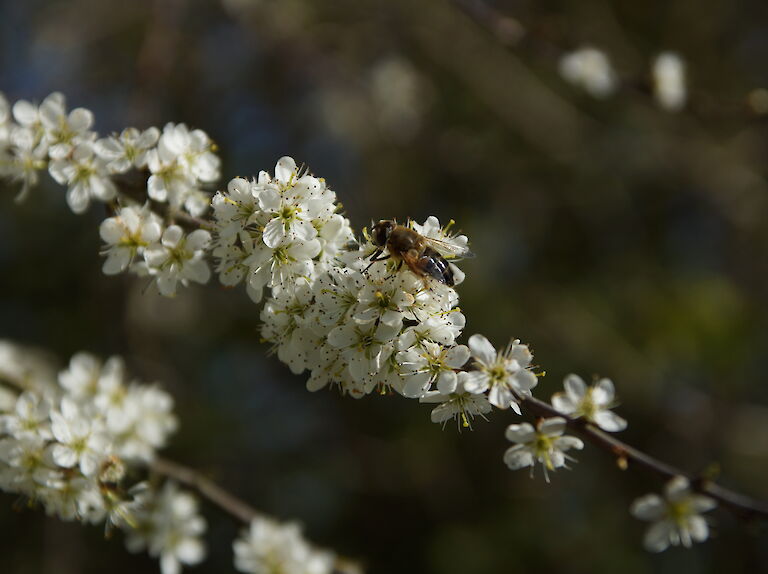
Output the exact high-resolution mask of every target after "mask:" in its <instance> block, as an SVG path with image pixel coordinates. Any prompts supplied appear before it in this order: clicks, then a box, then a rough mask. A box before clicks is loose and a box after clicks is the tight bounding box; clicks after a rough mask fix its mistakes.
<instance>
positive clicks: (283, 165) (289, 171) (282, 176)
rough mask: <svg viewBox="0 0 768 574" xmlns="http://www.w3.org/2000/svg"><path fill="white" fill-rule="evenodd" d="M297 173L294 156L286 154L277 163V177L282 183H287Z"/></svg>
mask: <svg viewBox="0 0 768 574" xmlns="http://www.w3.org/2000/svg"><path fill="white" fill-rule="evenodd" d="M295 173H296V162H295V161H294V160H293V158H292V157H288V156H285V157H281V158H280V159H279V160H277V165H276V166H275V179H277V180H278V181H279V182H280V183H283V184H287V183H288V182H289V181H290V180H291V177H293V175H294V174H295Z"/></svg>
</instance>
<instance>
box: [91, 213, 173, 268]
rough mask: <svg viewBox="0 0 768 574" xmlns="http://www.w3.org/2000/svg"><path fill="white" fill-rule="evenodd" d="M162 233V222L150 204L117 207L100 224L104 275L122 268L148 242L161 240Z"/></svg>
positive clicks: (140, 251)
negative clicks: (112, 215) (104, 245)
mask: <svg viewBox="0 0 768 574" xmlns="http://www.w3.org/2000/svg"><path fill="white" fill-rule="evenodd" d="M162 232H163V222H162V220H161V219H160V217H159V216H158V215H157V214H155V213H153V212H152V211H151V210H150V209H149V205H144V206H143V207H139V206H137V205H126V206H124V207H121V208H119V209H118V210H117V213H116V215H115V216H114V217H109V218H107V219H105V220H104V221H102V222H101V226H100V227H99V234H100V235H101V238H102V240H104V242H105V243H106V244H107V245H106V248H105V249H104V251H103V252H102V254H103V255H106V256H107V258H106V260H105V261H104V265H103V266H102V271H103V272H104V273H105V274H106V275H115V274H116V273H121V272H123V271H125V270H126V269H127V268H128V266H129V265H130V264H131V263H132V262H133V260H134V258H135V257H136V256H137V255H142V254H143V253H144V249H145V248H146V247H147V246H148V245H150V244H152V243H156V242H157V241H159V240H160V236H161V235H162Z"/></svg>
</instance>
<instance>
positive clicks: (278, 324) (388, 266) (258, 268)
mask: <svg viewBox="0 0 768 574" xmlns="http://www.w3.org/2000/svg"><path fill="white" fill-rule="evenodd" d="M212 203H213V210H214V217H215V225H214V236H215V237H214V240H213V249H212V252H213V255H214V257H215V258H216V261H217V262H216V270H217V272H218V274H219V279H220V281H221V282H222V283H223V284H224V285H228V286H232V285H236V284H238V283H240V282H245V284H246V290H247V292H248V294H249V295H250V297H251V298H252V299H253V300H254V301H256V302H259V301H262V299H264V307H263V310H262V312H261V321H262V327H261V335H262V338H263V339H264V340H265V341H267V342H269V343H270V344H271V345H272V348H273V350H274V352H275V353H276V354H277V356H278V358H279V359H280V360H281V361H283V362H284V363H286V364H287V365H288V366H289V367H290V368H291V370H292V371H293V372H294V373H297V374H299V373H302V372H304V371H308V372H309V377H308V380H307V388H308V389H309V390H311V391H316V390H319V389H322V388H324V387H327V386H336V387H338V388H339V389H340V390H341V391H342V392H343V393H345V394H349V395H351V396H353V397H356V398H360V397H362V396H365V395H368V394H370V393H373V392H374V391H375V392H378V393H389V392H394V393H398V394H401V395H403V396H405V397H409V398H414V399H419V400H421V401H422V402H426V403H433V404H434V403H436V404H437V406H436V407H435V408H434V410H433V411H432V420H433V421H435V422H445V421H446V420H448V419H450V418H453V417H456V418H457V419H458V420H460V421H461V422H462V423H463V424H464V425H467V426H468V425H469V420H470V419H471V418H472V417H473V416H475V415H483V414H485V413H487V412H489V411H490V410H491V405H495V406H497V407H498V408H502V409H504V408H509V407H510V406H511V407H513V408H515V409H516V410H518V411H519V409H518V407H517V402H518V400H519V397H520V396H524V395H525V394H526V393H530V389H531V388H533V387H534V386H535V385H536V376H535V375H534V374H533V372H532V371H531V369H530V367H531V361H532V355H531V353H530V351H529V350H528V347H527V346H525V345H523V344H520V342H519V341H514V342H513V343H512V344H511V345H510V346H509V347H508V348H507V349H506V350H505V351H503V352H502V353H497V352H496V350H495V349H494V348H493V347H492V346H491V344H490V343H489V342H488V340H487V339H485V338H484V337H482V336H480V335H475V336H474V337H472V338H470V341H469V346H466V345H461V344H458V343H457V338H458V337H459V336H460V335H461V332H462V330H463V328H464V325H465V322H466V320H465V317H464V315H463V314H462V313H461V311H460V310H459V308H458V302H459V297H458V294H457V292H456V290H455V289H454V288H453V286H449V285H448V284H446V282H442V281H439V280H436V279H434V278H430V277H427V276H426V274H424V275H422V274H419V273H418V272H414V271H413V269H412V268H411V267H410V266H404V265H403V261H402V257H401V256H400V255H399V254H397V253H392V252H391V251H390V252H389V259H388V260H387V261H374V260H373V259H372V256H375V254H376V253H381V251H382V250H381V249H380V247H381V246H377V245H375V244H374V243H373V242H372V240H371V239H370V237H369V235H368V234H367V232H366V233H364V234H363V238H362V239H361V240H359V241H356V240H355V237H354V234H353V232H352V229H351V227H350V224H349V221H348V220H347V219H346V218H344V217H343V216H342V215H341V214H339V213H338V212H339V210H340V206H339V204H338V202H337V200H336V194H335V193H334V192H333V191H332V190H331V189H330V188H328V186H327V184H326V182H325V180H323V179H320V178H317V177H315V176H312V175H310V174H308V173H306V172H305V171H304V170H303V169H300V168H298V167H297V165H296V162H295V161H294V160H293V159H292V158H289V157H284V158H281V159H280V160H279V161H278V162H277V165H276V167H275V173H274V176H272V175H270V174H268V173H266V172H261V173H260V174H259V176H258V178H256V179H254V180H246V179H243V178H236V179H233V180H232V181H230V183H229V185H228V187H227V190H226V191H222V192H219V193H217V194H216V196H215V197H214V198H213V202H212ZM403 227H406V228H407V229H408V230H409V231H412V232H413V233H414V234H416V236H418V237H421V238H426V239H425V240H424V241H425V242H427V241H428V242H429V244H430V245H435V246H436V249H440V245H443V246H447V248H446V250H445V258H446V259H447V258H450V256H451V255H450V252H451V251H453V252H455V251H466V246H467V237H466V236H464V235H455V234H452V233H451V232H450V230H449V227H450V226H446V227H442V226H441V225H440V223H439V221H438V219H437V218H436V217H434V216H433V217H429V218H427V220H426V221H425V222H424V223H422V224H419V223H416V222H408V223H407V224H406V225H404V226H403ZM417 255H420V254H419V253H417ZM440 257H443V256H442V255H441V256H440ZM448 265H450V269H451V273H452V277H453V281H452V283H453V284H458V283H460V282H461V281H462V280H463V273H462V272H461V270H459V269H458V268H457V267H456V266H455V265H454V263H452V262H451V263H448ZM265 289H268V290H269V292H268V294H267V295H266V297H265V296H264V290H265ZM468 363H471V365H472V369H470V370H467V369H466V368H465V366H466V365H467V364H468Z"/></svg>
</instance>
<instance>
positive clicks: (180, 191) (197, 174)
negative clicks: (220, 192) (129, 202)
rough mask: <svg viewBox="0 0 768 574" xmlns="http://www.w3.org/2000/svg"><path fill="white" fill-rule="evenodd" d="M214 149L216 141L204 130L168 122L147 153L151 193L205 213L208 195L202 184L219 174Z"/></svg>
mask: <svg viewBox="0 0 768 574" xmlns="http://www.w3.org/2000/svg"><path fill="white" fill-rule="evenodd" d="M213 149H214V146H213V143H212V142H211V140H210V138H209V137H208V136H207V135H206V134H205V132H203V131H202V130H192V131H190V130H189V128H187V126H186V125H184V124H172V123H168V124H166V125H165V127H164V128H163V133H162V135H161V136H160V138H159V140H158V143H157V147H155V148H153V149H151V150H149V151H148V152H147V155H146V161H147V167H148V168H149V171H150V172H151V173H152V175H150V177H149V179H148V180H147V193H148V195H149V197H150V198H151V199H154V200H155V201H160V202H168V203H169V204H170V205H171V207H172V208H173V209H181V208H182V207H183V208H184V209H186V210H187V211H189V212H190V213H191V214H192V215H194V216H199V215H202V213H203V212H204V211H205V210H206V209H207V207H208V198H207V196H206V195H205V194H203V193H202V192H201V191H200V189H199V187H200V186H201V185H203V184H206V183H211V182H214V181H215V180H216V179H218V177H219V164H220V160H219V158H218V157H217V156H216V155H215V154H214V153H213Z"/></svg>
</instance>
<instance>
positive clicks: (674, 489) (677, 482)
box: [664, 476, 691, 502]
mask: <svg viewBox="0 0 768 574" xmlns="http://www.w3.org/2000/svg"><path fill="white" fill-rule="evenodd" d="M690 492H691V490H690V483H689V482H688V479H687V478H685V477H684V476H676V477H674V478H673V479H672V480H670V481H669V482H667V484H666V485H665V486H664V496H666V497H667V500H669V501H670V502H679V501H680V500H682V499H684V498H686V497H687V496H688V495H689V494H690Z"/></svg>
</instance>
